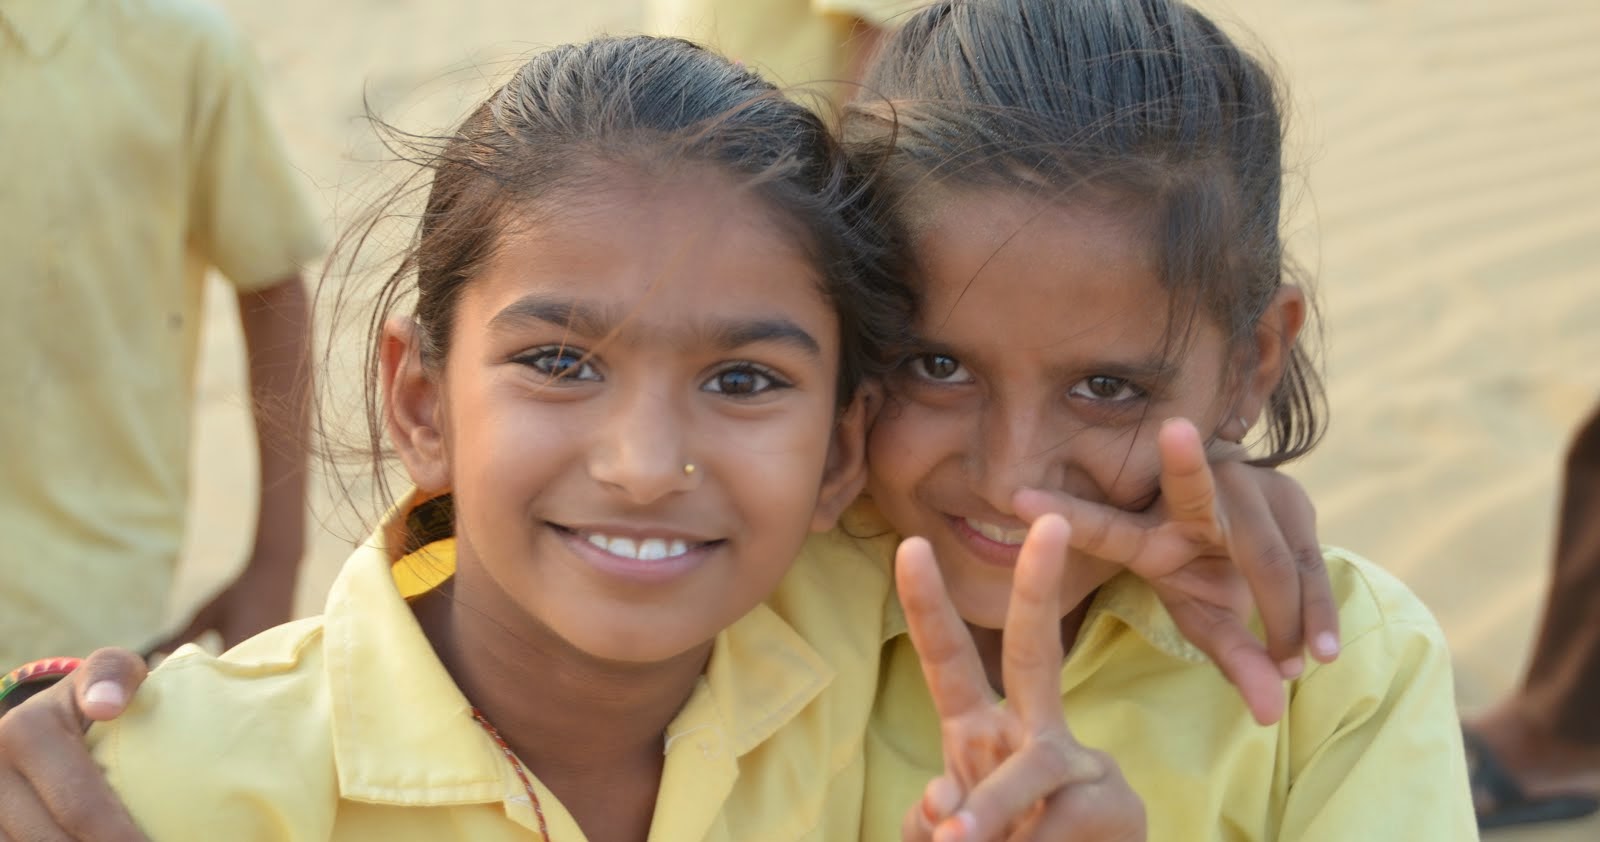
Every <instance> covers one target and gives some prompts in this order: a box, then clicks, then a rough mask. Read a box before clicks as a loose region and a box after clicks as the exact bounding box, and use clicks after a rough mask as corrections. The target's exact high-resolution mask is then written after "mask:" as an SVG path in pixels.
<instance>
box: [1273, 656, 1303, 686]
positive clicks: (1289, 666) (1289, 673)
mask: <svg viewBox="0 0 1600 842" xmlns="http://www.w3.org/2000/svg"><path fill="white" fill-rule="evenodd" d="M1305 671H1306V659H1305V658H1302V657H1300V656H1299V655H1296V656H1294V657H1293V658H1285V659H1284V660H1283V661H1280V662H1279V663H1278V674H1280V675H1282V676H1283V677H1284V679H1285V680H1288V681H1293V680H1294V679H1296V678H1299V677H1300V673H1303V672H1305Z"/></svg>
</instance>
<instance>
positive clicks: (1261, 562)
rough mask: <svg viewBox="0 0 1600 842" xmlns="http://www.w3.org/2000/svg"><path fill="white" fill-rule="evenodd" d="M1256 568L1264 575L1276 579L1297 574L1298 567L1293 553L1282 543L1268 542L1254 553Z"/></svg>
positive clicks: (1296, 575) (1283, 578)
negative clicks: (1258, 551)
mask: <svg viewBox="0 0 1600 842" xmlns="http://www.w3.org/2000/svg"><path fill="white" fill-rule="evenodd" d="M1256 570H1258V571H1260V573H1261V574H1262V575H1264V576H1267V577H1270V578H1272V579H1276V580H1287V579H1288V578H1289V577H1291V576H1294V577H1297V578H1298V576H1299V573H1300V569H1299V566H1298V565H1297V563H1296V561H1295V554H1294V553H1292V552H1290V551H1289V548H1288V547H1287V546H1285V545H1283V544H1269V545H1268V546H1267V547H1266V548H1265V549H1263V550H1262V551H1261V552H1260V553H1258V554H1257V555H1256Z"/></svg>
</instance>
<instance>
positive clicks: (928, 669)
mask: <svg viewBox="0 0 1600 842" xmlns="http://www.w3.org/2000/svg"><path fill="white" fill-rule="evenodd" d="M894 578H895V587H896V588H897V589H898V590H899V593H900V605H901V607H902V608H904V609H905V612H906V626H907V627H908V628H909V629H910V631H911V643H912V645H913V646H915V647H916V649H917V658H918V659H919V660H920V661H921V662H922V675H923V679H924V680H926V681H927V682H928V691H929V692H930V693H931V694H932V695H933V704H934V707H935V708H936V709H937V710H938V711H939V717H940V718H941V719H946V720H948V719H954V718H955V717H957V716H960V715H962V714H965V713H967V712H969V711H973V710H978V709H982V708H985V707H987V706H988V705H990V704H991V703H992V702H993V691H991V690H990V689H989V679H988V677H987V676H986V675H984V672H983V662H982V661H981V660H979V658H978V650H977V648H976V647H975V646H974V645H973V643H972V634H971V632H969V631H967V626H966V623H964V622H962V620H961V615H960V614H959V613H957V612H956V607H955V606H954V605H953V604H951V602H950V594H949V593H948V592H947V591H946V590H945V587H944V577H943V576H941V575H939V564H938V562H937V561H935V560H934V557H933V547H932V546H931V545H929V544H928V542H927V541H926V540H924V539H922V538H907V539H905V540H904V541H901V542H900V547H899V549H897V550H896V551H895V563H894Z"/></svg>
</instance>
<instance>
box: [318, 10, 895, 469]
mask: <svg viewBox="0 0 1600 842" xmlns="http://www.w3.org/2000/svg"><path fill="white" fill-rule="evenodd" d="M391 134H392V135H393V134H395V133H394V132H393V131H392V130H391ZM396 146H399V147H404V148H405V149H407V150H420V154H416V155H414V156H411V157H412V159H413V160H415V161H416V162H417V163H420V164H421V165H422V169H421V173H422V175H423V176H431V179H430V181H429V182H428V186H427V201H426V205H425V207H424V210H423V214H422V217H421V220H420V223H419V224H418V225H417V227H416V231H415V233H414V235H413V237H412V240H411V242H410V245H409V246H408V247H407V248H406V249H405V251H404V252H403V253H402V255H401V257H400V262H399V266H398V268H397V269H395V270H394V271H393V272H392V274H390V275H389V276H388V278H387V280H386V281H385V282H384V283H383V284H382V286H381V288H380V289H379V291H378V294H377V304H376V306H375V307H374V309H373V312H372V313H371V316H370V320H369V322H368V324H367V327H368V332H369V336H370V340H371V341H370V342H369V345H368V349H369V350H368V357H367V362H366V395H365V397H366V410H367V412H366V415H367V419H366V420H367V437H368V439H369V443H370V445H371V447H370V449H369V450H368V451H367V454H368V455H369V456H373V457H381V455H382V452H383V451H382V445H381V442H382V432H383V421H382V413H381V411H380V409H381V395H380V393H379V389H378V379H379V374H378V372H379V359H378V341H377V338H378V336H379V335H380V331H381V328H382V326H383V324H384V322H385V321H386V320H387V319H388V318H389V317H390V315H391V314H392V313H393V312H395V311H396V310H397V309H398V308H399V307H400V306H402V302H404V301H407V300H410V299H412V298H414V300H415V304H414V309H413V311H412V312H413V316H414V318H415V321H416V325H417V329H418V332H419V342H420V346H421V356H422V360H423V364H424V365H425V366H437V365H439V364H440V363H441V362H442V361H443V359H444V358H445V355H446V354H447V353H448V351H449V348H450V343H451V335H450V330H451V324H452V319H453V316H454V312H455V308H456V302H457V301H458V299H459V297H460V293H461V290H462V288H463V287H464V286H465V285H466V284H468V283H470V282H471V280H472V278H473V277H474V275H475V274H476V273H477V272H478V271H479V270H480V269H481V268H482V267H483V266H484V264H485V263H486V262H487V261H488V260H489V259H490V258H491V257H492V255H493V254H494V251H495V249H496V248H497V247H498V245H499V242H500V240H501V238H502V237H501V235H502V234H503V232H504V231H505V230H506V228H507V226H508V225H510V224H513V223H520V222H525V221H529V220H531V221H532V222H533V224H537V219H538V218H539V216H540V215H553V214H559V213H561V212H562V201H561V200H562V199H563V198H564V197H571V196H574V195H577V194H578V193H580V192H587V191H591V190H593V189H594V188H596V187H597V186H601V185H603V184H604V183H605V182H606V180H607V179H608V178H615V177H616V175H615V174H617V173H626V174H628V175H630V176H634V177H637V176H640V175H643V176H645V177H647V178H649V177H667V176H669V175H676V176H677V177H682V175H683V173H684V172H685V171H691V172H692V168H694V167H709V168H712V169H714V170H716V171H717V172H719V173H722V174H725V175H728V176H730V177H732V179H734V180H735V181H736V182H737V183H738V184H740V185H741V186H743V187H746V188H748V189H749V190H751V191H752V192H753V194H754V195H756V196H758V197H760V198H761V199H762V200H763V201H764V202H765V203H766V204H767V205H768V206H769V207H770V209H771V210H772V211H773V213H774V216H775V218H777V219H778V220H780V221H781V223H782V224H783V225H784V226H785V227H786V228H787V230H790V231H792V232H793V233H794V236H795V238H796V240H797V242H798V243H799V244H800V246H801V247H802V248H803V249H804V250H805V253H806V254H808V255H809V256H810V257H811V258H812V259H813V260H814V262H815V265H816V268H817V272H818V275H819V276H820V278H821V279H822V284H821V285H822V291H823V293H824V294H825V296H826V297H827V299H828V300H829V302H830V303H831V304H832V305H833V307H834V309H835V312H836V314H837V316H838V319H839V329H840V337H841V340H840V341H841V344H842V347H841V349H840V361H841V362H840V370H839V375H838V383H837V388H838V396H839V399H840V401H841V404H842V403H843V402H844V401H845V400H847V399H848V398H849V397H851V396H852V395H853V393H854V392H855V389H856V387H857V386H858V385H859V384H860V382H861V381H862V380H863V378H867V377H873V376H877V375H879V374H881V373H883V372H884V371H885V370H886V369H887V368H888V367H889V366H890V365H891V364H892V362H893V360H892V355H893V353H894V351H895V350H896V349H898V348H900V347H902V346H903V345H904V344H905V343H904V340H903V338H902V337H901V332H902V331H904V330H906V329H907V326H908V324H909V321H910V315H911V312H912V303H911V298H910V293H909V291H908V288H907V287H905V286H903V285H902V284H901V283H899V281H898V280H897V279H898V278H899V277H900V275H901V272H900V271H899V269H898V267H896V266H895V265H894V261H895V259H896V256H897V255H896V252H894V251H892V250H891V249H890V245H891V237H890V236H889V235H888V234H887V233H886V229H885V226H884V225H883V224H881V223H880V220H879V218H878V217H877V216H876V215H875V212H874V209H875V208H876V207H877V205H878V203H877V202H875V201H873V200H872V198H871V196H870V194H869V187H870V186H871V183H872V180H871V179H869V178H867V177H865V176H864V175H863V174H862V173H861V172H860V171H859V170H858V167H857V165H856V164H855V163H853V162H854V161H856V160H858V159H853V158H851V157H849V156H846V155H845V154H844V151H843V149H842V147H841V146H840V145H839V144H838V142H837V140H836V139H835V138H834V136H833V135H832V134H831V133H830V132H829V131H828V129H827V127H826V125H825V124H824V123H823V122H822V120H821V119H820V118H818V117H817V116H816V115H815V114H814V113H813V112H811V111H810V110H808V109H807V108H805V107H804V106H802V105H800V104H798V103H795V102H793V101H790V100H789V99H786V98H784V97H783V96H781V95H780V94H779V93H778V91H777V90H776V89H775V88H774V87H773V86H772V85H771V84H769V83H767V82H766V81H764V80H762V79H761V78H760V77H759V76H757V75H755V74H754V73H752V72H750V71H748V70H746V69H744V68H743V67H741V66H738V65H735V64H733V63H731V62H729V61H727V60H726V59H724V58H722V57H720V56H718V55H716V54H715V53H712V52H710V51H708V50H706V49H704V48H701V47H699V46H696V45H694V44H691V43H689V42H687V41H683V40H679V39H674V38H651V37H629V38H598V39H596V40H593V41H589V42H586V43H583V44H574V45H567V46H561V47H556V48H554V49H551V50H548V51H546V52H543V53H541V54H539V55H537V56H535V57H534V58H533V59H532V60H530V61H528V62H527V63H526V64H524V65H523V66H522V67H521V68H520V69H519V70H517V71H516V73H515V74H514V75H513V76H512V78H511V79H510V81H508V82H506V83H505V85H503V86H502V87H500V88H499V89H498V90H496V91H495V92H494V93H493V94H492V95H490V96H489V98H488V99H487V100H486V101H485V102H483V103H482V104H481V105H479V106H478V107H477V108H476V109H474V110H473V111H472V113H471V114H470V115H469V116H468V117H467V118H466V119H465V120H464V121H463V122H462V123H461V125H460V126H459V127H458V128H457V129H456V130H455V131H454V132H453V133H451V134H449V135H447V136H444V137H439V138H426V137H418V136H414V135H406V136H404V137H403V138H402V142H401V143H399V144H392V145H391V148H395V147H396ZM417 184H418V181H417V180H416V179H413V180H412V181H411V182H408V183H407V184H405V185H402V186H401V187H400V188H398V189H397V190H396V191H395V194H394V195H393V196H392V197H391V199H390V202H389V203H386V204H392V203H394V202H395V201H397V200H398V199H400V198H402V197H403V196H405V195H407V194H408V190H409V189H410V188H413V187H415V186H416V185H417ZM390 215H391V214H390V212H389V211H388V209H387V208H384V207H380V209H379V210H378V211H377V212H375V213H374V214H373V215H372V218H370V219H369V220H367V222H366V223H365V224H364V225H361V226H358V227H357V228H356V229H354V231H353V233H352V234H350V235H347V237H346V239H345V241H344V242H343V243H342V244H341V249H348V253H347V257H346V259H345V260H342V261H338V262H339V263H341V264H342V265H343V266H344V267H345V269H346V270H348V271H353V267H354V265H355V257H354V255H355V253H356V252H359V251H360V250H361V248H362V246H363V244H364V243H365V242H366V241H367V240H368V239H369V238H370V237H372V235H373V231H374V229H375V227H376V226H377V225H378V224H379V223H380V222H381V221H382V220H383V219H385V218H388V217H389V216H390ZM342 302H343V300H342V299H341V301H340V304H342ZM340 304H336V305H335V306H336V310H335V317H334V318H335V321H337V320H338V309H337V308H338V307H339V306H340ZM371 461H372V462H375V463H378V464H381V463H382V459H381V458H374V459H372V460H371ZM376 481H377V483H378V485H379V489H380V492H381V490H382V486H383V478H382V475H381V473H379V474H378V476H377V479H376ZM345 490H346V493H347V496H348V492H349V488H348V487H346V489H345ZM384 496H387V495H384Z"/></svg>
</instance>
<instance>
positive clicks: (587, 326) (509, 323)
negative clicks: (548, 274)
mask: <svg viewBox="0 0 1600 842" xmlns="http://www.w3.org/2000/svg"><path fill="white" fill-rule="evenodd" d="M530 321H537V322H545V323H547V324H551V325H554V326H556V327H559V328H562V329H563V330H569V331H571V332H573V333H575V334H578V335H579V336H586V337H594V336H603V335H605V334H606V332H607V331H609V330H610V329H611V327H612V325H613V324H614V320H613V319H609V318H607V317H606V315H605V314H603V313H601V312H600V311H599V310H597V309H595V308H593V307H590V306H589V305H587V304H584V303H583V302H581V301H573V300H572V299H570V298H559V297H556V296H550V295H539V294H537V293H536V294H533V295H526V296H523V297H522V298H519V299H517V300H516V301H513V302H511V304H510V305H508V306H507V307H506V308H505V309H504V310H501V311H500V312H498V313H496V314H494V318H492V319H490V320H489V329H490V330H496V331H503V330H507V329H510V328H514V327H517V326H519V325H521V324H523V323H526V322H530Z"/></svg>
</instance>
